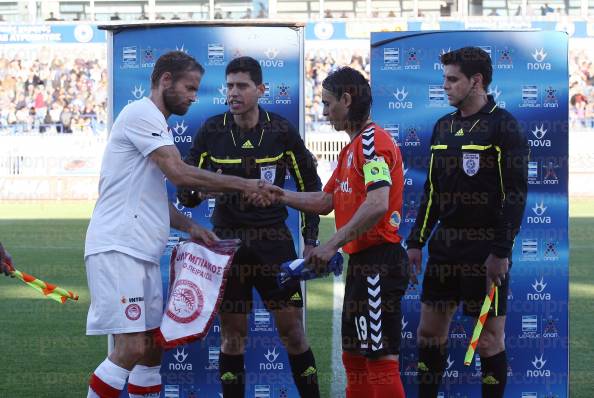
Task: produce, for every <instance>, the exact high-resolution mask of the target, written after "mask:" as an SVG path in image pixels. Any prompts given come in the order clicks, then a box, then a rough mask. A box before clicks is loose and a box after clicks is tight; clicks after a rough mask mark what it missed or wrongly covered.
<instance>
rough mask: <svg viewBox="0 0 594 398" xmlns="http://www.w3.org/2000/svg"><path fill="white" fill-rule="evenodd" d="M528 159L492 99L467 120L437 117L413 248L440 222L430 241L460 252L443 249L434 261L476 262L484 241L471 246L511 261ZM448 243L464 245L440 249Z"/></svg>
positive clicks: (523, 143)
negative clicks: (446, 241)
mask: <svg viewBox="0 0 594 398" xmlns="http://www.w3.org/2000/svg"><path fill="white" fill-rule="evenodd" d="M528 156H529V147H528V143H527V140H526V137H525V136H524V134H523V133H522V131H521V128H520V126H519V124H518V121H517V120H516V119H515V118H514V117H513V116H512V115H511V114H510V113H509V112H507V111H506V110H504V109H501V108H499V107H498V106H497V105H496V104H495V102H494V100H493V97H492V96H490V95H489V96H488V102H487V104H486V105H485V106H484V107H483V108H482V109H481V110H480V111H479V112H478V113H476V114H474V115H471V116H468V117H462V116H461V115H460V112H459V111H457V112H454V113H451V114H448V115H445V116H443V117H442V118H440V119H439V120H438V121H437V123H436V124H435V126H434V128H433V135H432V137H431V153H430V158H429V170H428V173H427V180H426V182H425V186H424V192H423V196H422V199H421V204H420V208H419V211H418V213H417V218H416V222H415V225H414V227H413V228H412V230H411V232H410V235H409V237H408V239H407V241H406V242H407V245H408V247H409V248H421V247H423V246H424V245H425V243H426V241H427V240H428V239H429V237H430V235H431V232H432V231H433V228H434V227H435V226H436V224H437V229H436V231H435V233H434V234H433V237H432V238H431V239H432V240H435V241H436V243H438V242H437V241H439V244H438V245H437V246H443V247H445V246H447V247H449V248H452V247H456V248H459V249H460V250H459V251H457V252H456V253H449V255H446V254H444V253H445V252H446V251H447V250H444V251H443V252H444V253H441V254H439V255H438V257H439V256H442V257H443V256H449V257H450V258H449V259H448V258H434V260H436V261H452V259H456V258H460V259H463V258H464V257H465V254H468V256H470V257H474V254H473V253H472V252H473V245H474V243H480V244H479V245H475V246H474V247H477V246H479V247H480V250H483V249H484V248H485V247H486V250H487V253H485V257H486V255H488V254H489V253H492V254H494V255H496V256H497V257H501V258H503V257H509V256H510V255H511V250H512V247H513V244H514V239H515V236H516V235H517V233H518V231H519V229H520V225H521V223H522V217H523V214H524V207H525V204H526V195H527V180H528ZM438 222H439V223H438ZM440 230H442V231H440ZM444 231H445V233H441V234H440V233H438V232H444ZM448 239H449V240H451V241H458V243H460V242H463V243H465V244H457V245H450V243H451V242H449V241H448V244H447V245H442V243H443V241H444V240H448ZM429 246H430V249H432V248H433V247H435V246H436V245H435V244H433V245H432V244H431V243H430V244H429ZM430 251H431V250H430ZM437 251H439V250H437ZM433 254H434V253H433ZM433 254H432V253H431V252H430V254H429V255H430V256H433Z"/></svg>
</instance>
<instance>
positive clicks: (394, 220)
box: [390, 211, 402, 228]
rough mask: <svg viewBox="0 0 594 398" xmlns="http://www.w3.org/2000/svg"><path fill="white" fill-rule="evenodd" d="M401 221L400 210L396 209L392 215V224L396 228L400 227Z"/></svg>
mask: <svg viewBox="0 0 594 398" xmlns="http://www.w3.org/2000/svg"><path fill="white" fill-rule="evenodd" d="M401 221H402V217H400V213H399V212H398V211H395V212H393V213H392V214H391V215H390V225H391V226H393V227H394V228H398V227H399V226H400V222H401Z"/></svg>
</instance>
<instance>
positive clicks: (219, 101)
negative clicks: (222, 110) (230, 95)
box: [212, 83, 227, 105]
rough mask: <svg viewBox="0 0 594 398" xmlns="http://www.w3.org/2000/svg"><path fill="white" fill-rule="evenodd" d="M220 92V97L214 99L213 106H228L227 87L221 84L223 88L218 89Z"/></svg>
mask: <svg viewBox="0 0 594 398" xmlns="http://www.w3.org/2000/svg"><path fill="white" fill-rule="evenodd" d="M217 91H218V92H219V96H218V97H212V104H213V105H226V104H227V86H226V85H225V83H221V87H219V88H218V89H217Z"/></svg>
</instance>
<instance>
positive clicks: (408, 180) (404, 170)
mask: <svg viewBox="0 0 594 398" xmlns="http://www.w3.org/2000/svg"><path fill="white" fill-rule="evenodd" d="M406 173H408V167H404V163H403V164H402V176H403V177H404V185H412V184H413V180H412V178H407V177H406Z"/></svg>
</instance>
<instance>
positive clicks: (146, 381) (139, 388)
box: [128, 365, 161, 398]
mask: <svg viewBox="0 0 594 398" xmlns="http://www.w3.org/2000/svg"><path fill="white" fill-rule="evenodd" d="M160 370H161V367H160V366H151V367H148V366H144V365H136V366H135V367H134V369H132V372H131V373H130V378H129V380H128V392H129V393H130V397H131V398H140V397H149V396H150V397H157V396H158V394H159V393H160V392H161V373H160Z"/></svg>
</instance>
